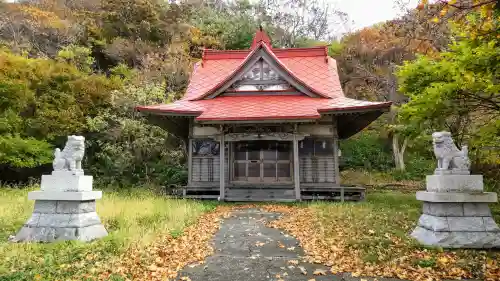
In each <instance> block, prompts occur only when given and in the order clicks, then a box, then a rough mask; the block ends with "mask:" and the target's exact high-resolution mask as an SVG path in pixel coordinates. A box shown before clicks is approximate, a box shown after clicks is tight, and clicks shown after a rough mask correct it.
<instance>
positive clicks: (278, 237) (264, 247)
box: [177, 209, 397, 281]
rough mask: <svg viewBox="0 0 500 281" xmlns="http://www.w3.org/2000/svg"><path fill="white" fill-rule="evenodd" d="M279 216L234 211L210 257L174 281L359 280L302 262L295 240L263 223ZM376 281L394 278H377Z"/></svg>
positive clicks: (256, 210) (301, 254) (217, 238)
mask: <svg viewBox="0 0 500 281" xmlns="http://www.w3.org/2000/svg"><path fill="white" fill-rule="evenodd" d="M279 216H280V214H278V213H269V212H265V211H262V210H258V209H243V210H238V211H235V212H234V213H233V214H232V216H231V217H229V218H228V219H226V220H225V221H224V222H223V224H222V226H221V229H220V230H219V231H218V232H217V234H216V235H215V237H214V238H213V240H212V243H213V245H214V248H215V253H214V255H212V256H210V257H208V258H207V259H206V260H205V263H204V264H201V265H196V266H187V267H186V268H184V269H183V270H182V271H181V272H180V274H179V277H178V279H177V280H192V281H215V280H217V281H261V280H262V281H268V280H274V281H278V280H286V281H299V280H300V281H304V280H305V281H308V280H311V281H312V280H315V281H326V280H329V281H331V280H349V281H350V280H360V278H353V277H351V276H350V274H337V275H332V274H331V273H330V272H329V268H328V267H326V266H322V265H317V264H310V263H303V262H302V261H301V256H303V255H304V252H303V250H302V248H301V247H300V246H299V242H298V241H297V240H296V239H295V238H293V237H291V236H289V235H287V234H286V233H283V232H281V231H280V230H278V229H273V228H269V227H266V226H265V223H266V222H267V221H270V220H274V219H277V218H279ZM296 262H298V264H297V263H296ZM314 271H321V272H324V273H326V274H327V275H314V274H313V272H314ZM182 277H184V278H182ZM186 277H189V279H188V278H186ZM363 279H364V280H374V279H373V278H363ZM377 280H379V281H382V280H385V281H390V280H397V279H386V278H377Z"/></svg>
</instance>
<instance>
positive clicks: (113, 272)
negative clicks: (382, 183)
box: [0, 190, 500, 281]
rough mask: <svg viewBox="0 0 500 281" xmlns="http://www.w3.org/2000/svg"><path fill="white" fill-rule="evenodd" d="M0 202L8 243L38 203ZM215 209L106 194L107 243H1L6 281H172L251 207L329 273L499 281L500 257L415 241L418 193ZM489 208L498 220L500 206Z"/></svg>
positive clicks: (21, 197)
mask: <svg viewBox="0 0 500 281" xmlns="http://www.w3.org/2000/svg"><path fill="white" fill-rule="evenodd" d="M0 194H1V195H2V197H0V210H1V211H2V216H1V217H0V234H1V235H2V237H3V238H2V237H0V238H2V239H3V240H4V241H6V239H7V236H8V234H9V233H13V232H15V231H16V229H17V228H18V227H20V225H21V224H22V223H23V222H24V220H25V219H26V218H27V217H28V216H29V214H30V212H31V210H32V203H31V202H28V201H27V200H26V199H25V198H26V197H25V195H26V191H15V190H11V191H3V192H2V193H0ZM12 206H14V207H12ZM214 207H215V204H214V203H200V202H196V201H189V200H171V199H166V198H163V197H157V196H152V195H151V194H147V193H140V194H129V195H126V194H113V193H108V195H107V196H105V199H104V200H102V202H101V203H100V206H99V209H98V211H99V214H100V215H101V218H102V219H103V222H104V224H105V226H106V227H107V228H108V230H109V231H110V236H109V237H107V238H105V239H102V240H99V241H94V242H92V243H74V242H63V243H55V244H8V243H0V256H2V257H3V260H2V261H1V262H0V280H33V279H35V280H115V281H118V280H169V279H170V280H172V279H173V278H175V276H176V275H177V273H178V272H179V271H180V270H181V269H182V268H184V267H185V266H187V265H192V264H196V263H202V262H203V261H204V260H205V258H206V257H207V256H209V255H211V254H212V253H213V249H212V246H211V245H210V240H211V239H212V237H213V236H214V234H215V233H216V232H217V231H218V229H219V228H220V225H221V223H220V222H221V220H222V219H223V218H224V217H227V216H229V214H230V213H231V212H232V211H233V210H235V209H237V208H249V207H260V208H264V209H267V210H269V211H275V212H280V213H283V214H284V216H283V217H282V218H281V219H279V220H276V221H273V222H271V223H270V224H269V226H271V227H275V228H279V229H282V230H284V231H285V232H287V233H288V234H290V235H293V236H295V237H296V238H297V239H298V240H299V241H300V244H301V246H302V247H303V249H304V251H305V252H306V254H307V256H306V257H305V260H304V261H305V262H311V263H317V264H324V265H327V266H328V267H329V268H330V270H331V272H332V273H340V272H352V273H353V275H354V276H375V277H396V278H401V279H407V280H439V279H458V278H475V279H479V280H488V281H493V280H500V251H476V250H453V251H448V250H443V249H438V248H426V247H422V246H420V245H418V244H417V243H416V242H415V241H414V240H413V239H411V238H410V236H409V235H408V234H409V233H410V232H411V230H412V229H413V228H414V227H415V224H416V222H417V220H418V217H419V215H420V213H421V203H420V202H418V201H417V200H415V195H414V193H413V192H412V193H408V194H404V193H399V192H394V191H390V192H373V193H369V194H368V198H367V201H366V202H358V203H330V202H319V203H310V204H305V203H304V204H294V205H286V204H268V205H260V204H258V205H256V204H253V205H248V204H247V205H235V204H233V205H230V204H222V205H219V206H217V207H216V208H214ZM492 210H493V213H494V215H495V219H496V221H497V222H498V221H500V205H499V204H494V205H493V206H492ZM285 280H286V278H285Z"/></svg>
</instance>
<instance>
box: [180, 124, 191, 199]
mask: <svg viewBox="0 0 500 281" xmlns="http://www.w3.org/2000/svg"><path fill="white" fill-rule="evenodd" d="M187 146H188V184H187V187H185V188H184V189H183V190H182V196H183V197H186V191H187V190H186V189H187V188H189V187H190V186H191V182H192V181H193V119H189V135H188V140H187Z"/></svg>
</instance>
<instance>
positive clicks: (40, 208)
mask: <svg viewBox="0 0 500 281" xmlns="http://www.w3.org/2000/svg"><path fill="white" fill-rule="evenodd" d="M95 203H96V202H95V200H89V201H57V200H36V201H35V207H34V210H33V213H41V214H44V213H47V214H81V213H90V212H95V210H96V208H95Z"/></svg>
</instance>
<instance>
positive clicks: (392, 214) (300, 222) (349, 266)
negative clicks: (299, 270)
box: [272, 191, 500, 280]
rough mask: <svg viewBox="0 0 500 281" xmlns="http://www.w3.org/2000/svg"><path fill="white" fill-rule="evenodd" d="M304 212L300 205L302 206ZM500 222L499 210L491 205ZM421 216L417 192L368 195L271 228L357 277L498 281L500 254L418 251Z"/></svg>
mask: <svg viewBox="0 0 500 281" xmlns="http://www.w3.org/2000/svg"><path fill="white" fill-rule="evenodd" d="M299 206H300V205H299ZM491 207H492V211H493V214H494V216H495V219H496V221H497V222H500V204H492V205H491ZM420 214H421V202H419V201H417V200H416V199H415V193H414V192H407V193H401V192H397V191H373V192H369V193H368V196H367V200H366V201H365V202H360V203H328V202H317V203H311V204H307V205H305V206H304V207H302V208H296V207H295V208H293V211H291V212H290V213H289V215H288V216H285V217H284V218H283V219H281V220H279V221H276V222H274V223H272V226H273V227H277V228H281V229H285V230H287V231H289V232H290V233H291V234H293V235H294V236H296V237H297V238H298V239H299V240H300V241H301V245H302V246H303V247H304V250H305V251H306V253H307V254H308V260H309V261H312V262H316V263H323V264H326V265H329V266H331V267H332V272H353V273H354V275H355V276H360V275H361V276H386V277H398V278H402V279H409V280H438V278H459V277H461V278H477V279H479V280H499V279H497V278H500V264H499V263H500V251H477V250H452V251H451V250H443V249H440V248H429V247H423V246H421V245H419V244H418V243H417V242H416V241H415V240H414V239H412V238H411V237H410V235H409V233H411V231H412V230H413V229H414V228H415V226H416V223H417V221H418V218H419V216H420Z"/></svg>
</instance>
